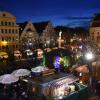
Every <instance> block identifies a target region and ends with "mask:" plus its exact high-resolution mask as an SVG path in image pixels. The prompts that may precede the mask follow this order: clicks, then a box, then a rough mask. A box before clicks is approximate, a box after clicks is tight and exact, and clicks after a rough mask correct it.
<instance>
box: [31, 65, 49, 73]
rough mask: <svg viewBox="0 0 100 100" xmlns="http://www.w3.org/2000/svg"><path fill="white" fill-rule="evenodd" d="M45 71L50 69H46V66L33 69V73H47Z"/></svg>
mask: <svg viewBox="0 0 100 100" xmlns="http://www.w3.org/2000/svg"><path fill="white" fill-rule="evenodd" d="M45 70H48V68H47V67H45V66H38V67H35V68H32V69H31V71H32V72H42V71H45Z"/></svg>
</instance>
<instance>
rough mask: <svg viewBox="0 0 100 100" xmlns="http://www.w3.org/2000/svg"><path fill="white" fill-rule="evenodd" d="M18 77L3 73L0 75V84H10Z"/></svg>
mask: <svg viewBox="0 0 100 100" xmlns="http://www.w3.org/2000/svg"><path fill="white" fill-rule="evenodd" d="M18 79H19V78H18V77H15V76H13V75H11V74H5V75H2V76H0V83H2V84H11V83H14V82H17V81H18Z"/></svg>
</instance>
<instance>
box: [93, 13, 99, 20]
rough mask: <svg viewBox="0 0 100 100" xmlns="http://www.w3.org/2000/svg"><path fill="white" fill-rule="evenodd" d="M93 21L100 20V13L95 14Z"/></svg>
mask: <svg viewBox="0 0 100 100" xmlns="http://www.w3.org/2000/svg"><path fill="white" fill-rule="evenodd" d="M93 21H100V13H97V14H95V15H94V18H93Z"/></svg>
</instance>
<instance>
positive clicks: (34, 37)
mask: <svg viewBox="0 0 100 100" xmlns="http://www.w3.org/2000/svg"><path fill="white" fill-rule="evenodd" d="M19 26H20V30H19V32H20V46H21V47H23V48H22V49H28V48H30V49H31V48H33V47H34V45H35V44H36V43H37V41H38V37H39V36H38V34H37V31H36V29H35V27H34V25H33V23H32V21H31V20H30V21H28V22H24V23H19Z"/></svg>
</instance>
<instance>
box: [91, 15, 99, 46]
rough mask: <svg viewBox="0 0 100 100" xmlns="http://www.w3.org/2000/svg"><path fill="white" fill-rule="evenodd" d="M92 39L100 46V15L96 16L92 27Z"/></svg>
mask: <svg viewBox="0 0 100 100" xmlns="http://www.w3.org/2000/svg"><path fill="white" fill-rule="evenodd" d="M90 36H91V39H92V40H93V41H94V42H95V43H96V44H98V45H99V46H100V13H99V14H95V15H94V18H93V20H92V22H91V25H90Z"/></svg>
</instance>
